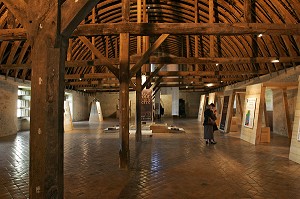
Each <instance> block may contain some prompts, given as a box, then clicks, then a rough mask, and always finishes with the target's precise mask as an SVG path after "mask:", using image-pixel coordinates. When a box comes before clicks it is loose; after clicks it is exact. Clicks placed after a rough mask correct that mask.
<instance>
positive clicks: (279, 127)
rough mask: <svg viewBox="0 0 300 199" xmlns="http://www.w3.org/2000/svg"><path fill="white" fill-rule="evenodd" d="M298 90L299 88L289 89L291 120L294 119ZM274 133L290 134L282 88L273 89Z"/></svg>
mask: <svg viewBox="0 0 300 199" xmlns="http://www.w3.org/2000/svg"><path fill="white" fill-rule="evenodd" d="M297 92H298V91H297V89H292V90H287V99H288V107H289V110H288V111H289V117H290V120H291V122H293V120H294V111H295V104H296V98H297ZM291 125H292V124H291ZM273 133H275V134H278V135H283V136H288V131H287V124H286V117H285V109H284V104H283V93H282V89H273Z"/></svg>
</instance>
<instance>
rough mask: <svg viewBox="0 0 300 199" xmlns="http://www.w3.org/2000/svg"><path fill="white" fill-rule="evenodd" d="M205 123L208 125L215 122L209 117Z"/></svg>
mask: <svg viewBox="0 0 300 199" xmlns="http://www.w3.org/2000/svg"><path fill="white" fill-rule="evenodd" d="M207 124H208V125H215V124H216V122H215V121H214V120H213V119H211V118H210V117H209V118H208V122H207Z"/></svg>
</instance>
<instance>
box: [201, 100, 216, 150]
mask: <svg viewBox="0 0 300 199" xmlns="http://www.w3.org/2000/svg"><path fill="white" fill-rule="evenodd" d="M214 107H215V105H214V104H213V103H211V104H210V105H209V106H208V107H207V108H206V110H205V111H204V122H203V126H204V139H205V141H206V144H209V143H210V144H216V142H215V141H214V125H215V124H216V122H215V120H216V119H217V117H216V115H215V114H214V112H213V108H214Z"/></svg>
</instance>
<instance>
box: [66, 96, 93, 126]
mask: <svg viewBox="0 0 300 199" xmlns="http://www.w3.org/2000/svg"><path fill="white" fill-rule="evenodd" d="M68 92H69V93H71V94H72V97H73V111H72V112H73V115H72V119H73V121H74V122H76V121H87V120H89V113H90V109H89V108H90V107H89V101H88V96H86V95H85V94H82V93H79V92H75V91H68Z"/></svg>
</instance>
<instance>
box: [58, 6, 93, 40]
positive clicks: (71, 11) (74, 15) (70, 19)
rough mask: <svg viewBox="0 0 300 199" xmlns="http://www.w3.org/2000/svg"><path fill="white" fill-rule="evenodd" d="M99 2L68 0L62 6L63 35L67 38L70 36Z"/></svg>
mask: <svg viewBox="0 0 300 199" xmlns="http://www.w3.org/2000/svg"><path fill="white" fill-rule="evenodd" d="M98 2H99V0H80V1H74V0H66V1H65V2H64V3H63V4H62V6H61V13H62V19H61V20H62V22H61V33H62V34H63V35H65V36H67V37H68V36H70V35H71V34H72V31H73V30H74V29H75V28H76V27H77V26H78V24H80V22H81V21H82V20H83V19H84V17H85V16H87V15H88V14H89V13H90V12H91V10H92V9H93V7H94V6H96V5H97V4H98Z"/></svg>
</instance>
